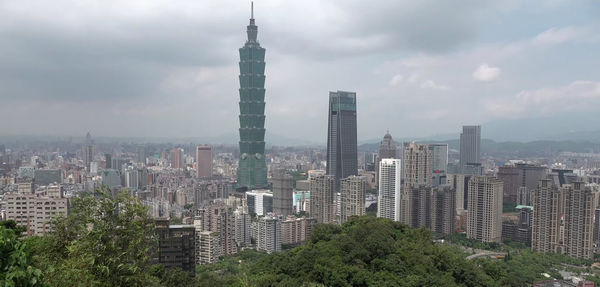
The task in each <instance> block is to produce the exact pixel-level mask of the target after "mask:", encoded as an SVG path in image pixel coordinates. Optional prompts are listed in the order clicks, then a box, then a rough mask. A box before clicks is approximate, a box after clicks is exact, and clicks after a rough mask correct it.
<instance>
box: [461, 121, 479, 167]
mask: <svg viewBox="0 0 600 287" xmlns="http://www.w3.org/2000/svg"><path fill="white" fill-rule="evenodd" d="M480 164H481V126H463V131H462V133H461V134H460V162H459V165H460V168H461V170H462V171H463V173H464V171H465V170H467V169H468V166H469V165H480Z"/></svg>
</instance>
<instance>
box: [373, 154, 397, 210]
mask: <svg viewBox="0 0 600 287" xmlns="http://www.w3.org/2000/svg"><path fill="white" fill-rule="evenodd" d="M401 163H402V160H400V159H394V158H384V159H382V160H381V162H380V163H379V198H378V200H377V217H382V218H389V219H393V220H395V221H400V199H401V198H400V197H401V193H400V192H401V189H400V188H401V184H402V182H401V174H402V164H401Z"/></svg>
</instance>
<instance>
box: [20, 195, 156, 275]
mask: <svg viewBox="0 0 600 287" xmlns="http://www.w3.org/2000/svg"><path fill="white" fill-rule="evenodd" d="M54 225H55V228H56V232H54V233H52V234H50V235H47V236H45V237H33V238H30V239H27V241H28V243H29V244H30V245H31V246H32V251H33V253H34V257H33V258H34V263H35V265H36V266H37V267H38V268H40V269H42V272H43V274H44V280H45V282H46V283H47V284H48V285H50V286H149V285H155V284H156V283H157V282H158V280H159V279H157V278H155V277H153V276H151V275H150V272H149V270H150V266H151V264H150V256H149V254H150V250H151V248H153V247H154V246H155V245H154V243H155V238H154V222H153V220H152V219H151V218H150V217H148V215H147V209H146V208H144V206H143V205H141V204H140V203H139V202H138V201H137V200H135V199H134V198H133V196H131V195H130V194H129V193H127V192H123V193H120V194H118V195H117V196H111V194H110V193H109V191H107V190H98V192H96V193H95V194H93V195H88V196H83V197H77V198H73V208H72V209H71V212H70V214H69V215H68V216H67V217H66V218H57V219H56V220H54Z"/></svg>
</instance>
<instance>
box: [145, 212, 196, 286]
mask: <svg viewBox="0 0 600 287" xmlns="http://www.w3.org/2000/svg"><path fill="white" fill-rule="evenodd" d="M155 230H156V235H157V237H158V250H157V252H156V253H155V254H154V257H153V258H154V260H153V261H154V262H155V263H158V264H160V265H162V266H164V267H165V268H171V267H179V268H181V269H183V271H186V272H189V273H190V275H191V276H194V275H195V273H196V229H195V227H194V226H193V225H169V221H168V220H157V221H156V229H155Z"/></svg>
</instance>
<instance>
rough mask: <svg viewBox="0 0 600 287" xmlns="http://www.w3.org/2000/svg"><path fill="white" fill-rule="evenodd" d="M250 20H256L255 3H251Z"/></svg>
mask: <svg viewBox="0 0 600 287" xmlns="http://www.w3.org/2000/svg"><path fill="white" fill-rule="evenodd" d="M250 19H254V1H251V2H250Z"/></svg>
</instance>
